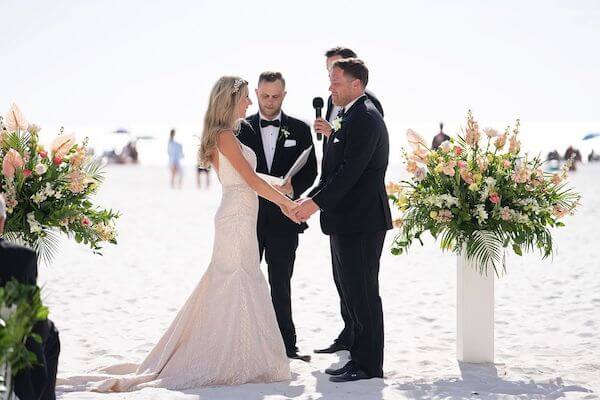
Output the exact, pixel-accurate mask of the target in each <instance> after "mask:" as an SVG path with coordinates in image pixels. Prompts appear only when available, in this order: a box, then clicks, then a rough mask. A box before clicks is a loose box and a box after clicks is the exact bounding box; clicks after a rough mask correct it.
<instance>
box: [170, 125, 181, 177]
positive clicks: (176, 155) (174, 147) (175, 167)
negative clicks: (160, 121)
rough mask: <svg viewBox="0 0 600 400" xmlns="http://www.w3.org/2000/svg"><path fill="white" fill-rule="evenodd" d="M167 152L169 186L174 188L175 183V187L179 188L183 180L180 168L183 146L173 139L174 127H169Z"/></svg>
mask: <svg viewBox="0 0 600 400" xmlns="http://www.w3.org/2000/svg"><path fill="white" fill-rule="evenodd" d="M167 152H168V154H169V169H170V170H171V188H175V184H177V187H178V188H180V189H181V184H182V182H183V171H182V169H181V160H182V159H183V147H182V146H181V143H179V142H177V141H175V129H171V133H170V138H169V145H168V147H167Z"/></svg>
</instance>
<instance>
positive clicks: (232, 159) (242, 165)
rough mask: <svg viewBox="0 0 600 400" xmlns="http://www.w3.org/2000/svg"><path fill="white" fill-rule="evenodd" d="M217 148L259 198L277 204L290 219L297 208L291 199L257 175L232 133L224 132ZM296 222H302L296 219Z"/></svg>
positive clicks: (218, 139) (219, 137) (218, 138)
mask: <svg viewBox="0 0 600 400" xmlns="http://www.w3.org/2000/svg"><path fill="white" fill-rule="evenodd" d="M217 146H218V148H219V151H220V152H221V154H223V155H224V156H225V157H227V160H229V163H230V164H231V165H232V166H233V168H235V170H236V171H237V172H238V173H239V174H240V175H241V176H242V178H244V181H246V183H247V184H248V186H250V187H251V188H252V190H254V191H255V192H256V193H257V194H258V195H259V196H261V197H264V198H265V199H267V200H269V201H271V202H273V203H275V204H277V205H278V206H279V207H281V208H282V210H284V212H285V214H286V215H288V217H289V216H290V214H291V210H293V209H294V208H295V207H296V203H294V202H293V201H292V200H290V199H289V198H287V197H285V196H284V195H283V194H282V193H281V192H278V191H277V190H276V189H275V188H274V187H273V186H271V185H270V184H269V183H267V182H266V181H265V180H263V179H262V178H261V177H260V176H258V175H257V174H256V172H255V171H254V169H253V168H252V167H251V166H250V164H249V163H248V160H246V158H245V157H244V155H243V154H242V150H241V148H240V144H239V142H238V140H237V139H236V138H235V136H234V135H233V132H231V131H224V132H222V133H220V134H219V136H218V137H217ZM293 220H294V222H297V223H298V222H300V221H298V220H297V219H295V217H294V218H293Z"/></svg>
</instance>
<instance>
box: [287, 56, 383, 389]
mask: <svg viewBox="0 0 600 400" xmlns="http://www.w3.org/2000/svg"><path fill="white" fill-rule="evenodd" d="M368 77H369V71H368V69H367V67H366V65H365V64H364V63H363V62H362V61H361V60H359V59H356V58H349V59H342V60H338V61H335V62H334V63H333V64H332V68H331V71H330V74H329V79H330V83H331V85H330V88H329V90H330V91H331V96H332V100H333V103H334V104H335V105H337V106H340V107H342V114H341V116H340V119H341V121H340V122H341V123H340V124H339V126H337V128H338V129H337V130H336V131H334V132H333V133H332V134H331V136H330V137H329V140H328V142H329V144H328V146H327V148H326V153H325V154H324V156H323V158H324V160H323V171H322V173H321V177H320V179H319V184H318V186H317V187H316V190H313V191H312V193H314V194H313V195H312V198H308V199H305V200H303V201H301V202H300V203H301V204H300V206H299V207H298V208H297V209H296V210H295V213H296V216H297V217H298V218H299V219H301V220H303V221H305V220H306V219H308V218H309V217H310V216H311V215H312V214H314V213H315V212H317V211H318V210H319V209H320V210H321V228H322V230H323V233H325V234H326V235H329V237H330V247H331V254H332V260H333V267H334V273H335V274H336V278H337V280H338V281H339V283H340V288H341V295H342V302H343V303H345V304H346V306H347V308H348V310H349V313H350V318H351V320H352V329H353V331H354V341H353V343H352V345H351V347H350V356H351V360H350V361H349V362H348V363H347V364H346V365H344V366H343V367H342V368H340V369H327V370H326V371H325V372H327V373H328V374H330V375H333V376H332V377H331V378H330V380H331V381H333V382H348V381H356V380H359V379H369V378H374V377H379V378H381V377H383V311H382V306H381V298H380V297H379V259H380V257H381V252H382V249H383V241H384V239H385V234H386V231H387V230H389V229H391V228H392V220H391V214H390V208H389V204H388V197H387V194H386V191H385V182H384V179H385V171H386V169H387V165H388V153H389V143H388V132H387V128H386V126H385V122H384V121H383V117H382V116H381V113H380V112H379V111H378V110H377V108H376V107H375V105H374V104H373V102H372V101H371V100H369V99H368V98H367V96H366V95H365V88H366V86H367V82H368Z"/></svg>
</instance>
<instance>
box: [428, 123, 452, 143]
mask: <svg viewBox="0 0 600 400" xmlns="http://www.w3.org/2000/svg"><path fill="white" fill-rule="evenodd" d="M446 140H450V136H448V135H446V134H445V133H444V123H443V122H440V132H439V133H438V134H437V135H435V136H434V137H433V142H432V143H431V150H436V149H437V148H438V147H440V145H441V144H442V143H444V142H445V141H446Z"/></svg>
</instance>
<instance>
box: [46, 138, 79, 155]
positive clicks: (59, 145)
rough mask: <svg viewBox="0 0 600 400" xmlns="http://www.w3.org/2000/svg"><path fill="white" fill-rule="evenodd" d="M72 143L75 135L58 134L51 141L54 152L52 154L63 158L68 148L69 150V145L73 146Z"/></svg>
mask: <svg viewBox="0 0 600 400" xmlns="http://www.w3.org/2000/svg"><path fill="white" fill-rule="evenodd" d="M74 145H75V135H73V134H69V135H58V136H57V137H56V139H54V141H53V142H52V146H51V149H52V153H53V154H54V156H58V157H60V158H63V157H64V156H65V155H67V153H68V152H69V150H71V147H73V146H74Z"/></svg>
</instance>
